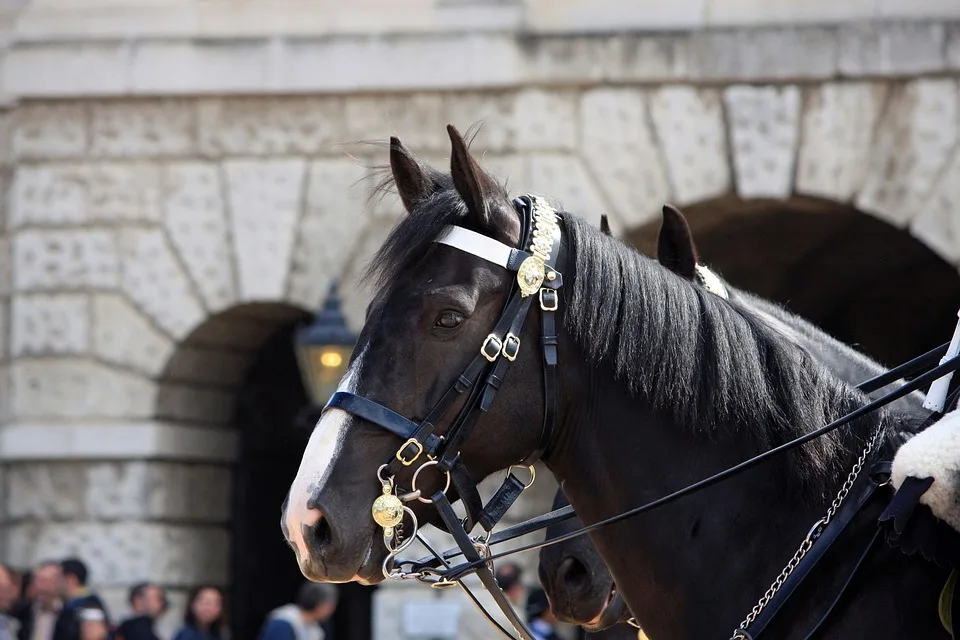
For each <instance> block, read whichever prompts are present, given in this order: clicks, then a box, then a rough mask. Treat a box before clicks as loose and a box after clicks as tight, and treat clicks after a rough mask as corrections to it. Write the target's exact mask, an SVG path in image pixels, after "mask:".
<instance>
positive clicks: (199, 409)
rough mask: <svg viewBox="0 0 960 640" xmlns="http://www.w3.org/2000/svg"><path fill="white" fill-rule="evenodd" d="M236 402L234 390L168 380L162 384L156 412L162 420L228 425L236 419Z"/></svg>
mask: <svg viewBox="0 0 960 640" xmlns="http://www.w3.org/2000/svg"><path fill="white" fill-rule="evenodd" d="M236 401H237V397H236V393H235V392H234V390H232V389H227V390H223V389H215V388H214V389H205V388H201V387H196V386H191V385H183V384H173V383H165V384H164V385H163V386H161V387H160V393H159V396H158V398H157V409H156V414H157V416H158V417H159V418H160V419H161V420H170V421H172V422H191V423H201V424H205V425H224V426H226V425H227V424H229V422H230V420H231V419H232V418H233V412H234V409H235V407H236Z"/></svg>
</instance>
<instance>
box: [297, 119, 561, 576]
mask: <svg viewBox="0 0 960 640" xmlns="http://www.w3.org/2000/svg"><path fill="white" fill-rule="evenodd" d="M448 133H449V136H450V142H451V149H452V151H451V160H450V172H449V173H448V174H447V173H443V172H441V171H439V170H437V169H435V168H433V167H430V166H428V165H427V164H426V163H424V162H423V161H422V160H420V159H419V158H417V157H416V156H415V155H414V154H413V153H411V152H410V151H409V150H408V149H407V148H406V147H405V146H404V145H403V144H402V143H401V142H400V140H398V139H397V138H391V141H390V170H391V177H390V179H392V182H393V184H394V185H395V187H396V190H397V192H398V193H399V196H400V199H401V201H402V202H403V206H404V208H405V209H406V213H407V215H406V216H405V217H404V218H403V219H402V220H401V221H400V222H399V223H398V224H397V226H396V227H395V228H394V229H393V231H392V233H391V235H390V236H389V238H388V239H387V240H386V242H385V243H384V245H383V246H382V247H381V248H380V250H379V252H378V253H377V254H376V255H375V256H374V258H373V260H372V262H371V265H370V269H369V271H368V274H367V277H368V278H370V279H372V280H373V281H374V282H375V284H376V289H375V294H374V296H373V299H372V301H371V302H370V304H369V306H368V308H367V312H366V322H365V324H364V326H363V329H362V331H361V332H360V336H359V339H358V342H357V344H356V347H355V349H354V351H353V354H352V356H351V359H350V363H349V368H348V371H347V373H346V375H345V376H344V378H343V380H342V382H341V384H340V391H341V392H343V393H344V394H349V395H350V397H353V398H355V397H360V398H361V399H366V400H369V401H373V403H376V405H379V407H380V408H381V409H388V410H389V411H387V413H391V415H393V418H392V419H395V420H399V421H401V422H403V424H413V425H423V424H424V423H425V422H432V424H431V425H430V426H431V427H433V428H434V429H433V433H432V435H431V437H432V438H434V440H433V442H434V443H437V442H439V443H441V444H440V445H438V446H442V447H447V449H445V451H446V454H444V455H447V456H448V460H449V456H450V455H452V456H458V457H459V459H460V460H461V461H462V463H463V467H464V468H466V469H469V472H470V474H471V475H472V477H473V478H475V479H476V480H477V481H479V480H480V479H482V478H484V477H486V476H487V475H489V474H491V473H492V472H494V471H497V470H501V469H505V468H507V467H509V466H510V465H513V464H516V463H519V462H520V461H523V460H524V459H526V458H528V457H529V456H530V454H531V452H532V451H534V450H535V449H536V448H537V446H538V443H539V439H540V437H541V426H542V424H543V422H544V419H543V412H544V405H543V402H542V400H541V398H542V397H543V391H542V388H543V377H542V373H541V366H542V365H541V362H542V359H543V356H542V355H541V351H540V348H539V342H540V341H539V329H540V326H539V322H534V319H535V316H536V314H537V313H539V305H536V304H534V305H533V311H532V312H531V313H530V318H529V319H528V320H527V321H526V322H524V323H523V326H522V327H518V328H516V335H515V341H514V342H513V346H515V347H516V349H515V350H513V351H512V352H511V353H510V354H509V355H510V356H512V357H510V370H509V374H510V375H509V378H508V379H506V380H503V379H502V378H501V376H500V374H498V375H497V376H496V378H495V379H491V378H484V379H482V380H481V384H480V386H478V387H473V388H471V389H470V390H469V391H468V392H464V393H459V394H457V393H454V394H453V395H452V396H451V393H452V391H451V390H453V389H455V388H458V386H457V385H459V384H460V383H461V382H462V381H463V379H464V376H465V375H467V374H466V373H465V370H466V369H468V368H469V367H471V366H473V365H472V363H475V362H479V363H480V365H482V366H483V367H487V366H488V364H489V363H488V362H487V360H491V362H492V361H493V360H492V359H497V358H498V357H499V353H498V352H499V345H495V346H496V348H494V349H491V344H493V343H492V342H491V340H490V336H491V332H492V331H493V330H494V326H495V325H496V324H497V322H498V318H501V317H502V315H503V314H504V313H505V310H504V307H505V304H506V303H507V301H508V294H509V293H510V292H511V287H513V286H515V285H516V282H517V277H518V276H517V273H515V271H516V270H515V269H514V270H513V271H511V270H508V269H506V268H504V267H503V266H498V265H497V264H494V263H492V262H491V261H490V260H486V259H482V258H480V257H478V256H477V255H475V254H474V253H471V250H472V249H476V252H479V253H483V252H484V251H485V249H482V248H476V247H475V245H483V246H485V247H486V248H487V249H490V247H491V246H494V249H491V250H497V249H496V247H500V248H501V249H502V250H504V251H509V248H510V247H519V245H520V241H521V234H523V233H524V229H523V222H522V219H521V217H520V216H519V215H518V212H517V210H516V208H515V204H514V203H512V202H511V200H510V198H509V197H508V195H507V192H506V191H505V189H504V188H503V187H502V186H501V185H500V184H499V183H498V182H497V181H496V180H494V179H493V178H492V177H491V176H490V175H488V174H487V173H486V172H485V171H484V170H483V169H482V168H481V167H480V166H479V165H478V164H477V162H476V160H474V158H473V157H472V156H471V154H470V152H469V150H468V148H467V144H466V143H465V141H464V139H463V137H462V136H461V135H460V133H459V132H457V130H456V129H455V128H454V127H453V126H449V127H448ZM451 227H454V228H456V229H457V230H458V231H457V233H459V234H460V236H459V237H460V238H461V239H462V238H467V239H466V240H465V241H464V242H466V243H467V244H466V245H462V246H461V248H457V247H456V246H451V244H445V242H446V241H445V240H444V238H445V237H447V236H444V234H445V233H447V232H449V231H450V230H451ZM454 244H455V243H454ZM461 244H462V243H461ZM464 247H466V248H464ZM524 248H525V247H524ZM548 275H549V274H548ZM532 298H536V296H531V299H532ZM511 299H512V298H511ZM558 324H559V322H558ZM560 348H561V349H562V348H563V345H562V344H561V345H560ZM495 351H496V352H497V353H495ZM481 354H482V355H483V357H484V358H485V359H482V358H481V359H479V360H478V358H480V356H481ZM504 354H505V355H504V356H503V357H507V350H506V347H504ZM503 357H500V358H499V360H503ZM478 375H479V374H478ZM501 382H502V383H503V384H502V386H501ZM484 385H486V386H484ZM491 387H493V389H492V391H491ZM475 389H479V392H483V393H491V397H492V392H496V394H497V396H496V402H493V403H492V404H491V405H490V406H488V407H484V408H483V410H482V411H480V412H479V415H478V418H477V419H476V422H475V424H469V425H464V428H463V429H461V430H459V431H458V432H457V437H458V438H462V440H461V441H458V442H452V441H451V440H444V438H445V437H448V436H450V433H449V430H450V428H451V424H453V422H454V420H455V418H456V417H457V416H458V413H459V412H460V410H461V408H462V407H464V406H465V405H466V404H467V403H471V402H474V401H475V400H476V398H475V397H474V390H475ZM460 391H464V390H463V389H460ZM336 396H337V394H335V396H334V397H336ZM450 397H454V398H455V400H454V401H452V402H450V403H449V406H447V407H446V410H445V411H443V412H442V415H433V414H434V413H435V412H436V408H437V406H438V404H440V403H444V402H446V400H444V399H445V398H450ZM394 414H395V415H394ZM400 416H402V417H400ZM428 418H429V420H427V419H428ZM433 421H435V422H433ZM382 427H383V422H382V421H380V422H377V421H376V420H373V419H368V418H364V417H361V416H359V415H357V413H356V412H355V411H345V410H343V406H342V405H341V406H332V405H328V407H327V408H326V410H325V411H324V413H323V414H322V417H321V418H320V421H319V422H318V423H317V425H316V427H315V429H314V431H313V433H312V435H311V437H310V440H309V443H308V445H307V447H306V450H305V451H304V454H303V459H302V462H301V464H300V468H299V471H298V472H297V476H296V478H295V479H294V481H293V483H292V485H291V488H290V491H289V494H288V496H287V501H286V503H285V504H284V507H283V515H282V523H281V527H282V529H283V531H284V535H285V536H286V537H287V540H288V542H289V543H290V545H291V546H292V547H293V549H294V550H295V553H296V555H297V559H298V562H299V565H300V569H301V571H302V572H303V573H304V575H305V576H307V577H308V578H310V579H312V580H316V581H324V582H345V581H353V580H355V581H360V582H362V583H368V584H369V583H375V582H378V581H380V580H382V579H383V575H382V571H383V568H382V565H383V562H384V560H385V559H386V558H387V553H388V552H387V549H386V547H385V545H384V544H383V543H382V541H381V540H380V539H378V538H380V537H381V535H382V534H383V533H384V529H381V526H382V525H381V526H378V524H377V523H376V522H375V521H374V519H372V518H371V504H372V503H373V502H374V501H375V499H377V498H378V496H380V494H381V493H382V492H384V487H386V486H388V485H389V486H391V487H394V486H395V487H404V488H405V490H408V491H410V492H411V493H412V492H413V491H414V490H416V491H417V492H419V494H418V495H419V497H420V498H421V499H420V500H409V501H408V502H407V503H406V504H407V505H408V507H407V508H408V509H409V512H405V513H406V515H405V516H401V517H403V521H402V523H399V524H398V530H400V531H401V534H402V528H403V527H404V526H409V525H410V520H411V519H412V518H413V517H416V518H417V519H418V522H420V523H423V522H436V519H437V514H436V510H435V509H434V508H432V507H431V506H429V505H428V504H425V503H426V502H427V501H429V497H428V496H431V495H434V492H435V491H437V490H441V489H444V486H445V485H446V486H449V478H450V476H449V474H448V473H447V472H446V471H443V470H442V467H440V464H441V463H442V461H438V460H435V459H432V458H431V457H430V456H428V455H426V454H424V455H421V453H424V452H423V449H422V448H421V449H420V450H419V451H418V449H417V447H418V446H420V445H419V442H417V443H414V442H411V440H414V439H415V438H410V440H407V441H406V442H405V441H404V438H403V437H402V436H399V435H397V430H396V429H395V430H394V431H393V432H391V431H390V430H388V429H386V428H382ZM453 447H455V449H452V450H451V448H453ZM398 460H401V461H402V464H398V463H397V461H398ZM531 462H532V461H531ZM385 463H391V464H392V465H393V466H394V467H397V469H396V473H395V474H394V473H391V474H390V476H391V477H390V478H389V479H388V478H386V477H385V476H384V475H383V474H381V473H380V471H379V470H380V469H381V465H384V464H385ZM431 467H432V468H431ZM414 474H417V475H416V479H414ZM448 495H449V496H450V498H451V501H452V500H453V499H455V497H456V492H455V490H454V489H451V490H450V493H449V494H448ZM398 513H399V512H398ZM408 532H409V530H408Z"/></svg>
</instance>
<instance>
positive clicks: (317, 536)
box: [311, 516, 333, 549]
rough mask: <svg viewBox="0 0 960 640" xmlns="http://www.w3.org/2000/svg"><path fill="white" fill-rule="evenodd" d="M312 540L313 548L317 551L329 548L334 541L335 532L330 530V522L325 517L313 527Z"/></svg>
mask: <svg viewBox="0 0 960 640" xmlns="http://www.w3.org/2000/svg"><path fill="white" fill-rule="evenodd" d="M311 538H312V539H313V547H314V548H315V549H322V548H324V547H326V546H328V545H329V544H330V542H331V541H332V540H333V531H332V530H331V529H330V522H329V521H328V520H327V519H326V518H324V517H323V516H320V518H319V520H318V521H317V523H316V524H315V525H313V532H312V534H311Z"/></svg>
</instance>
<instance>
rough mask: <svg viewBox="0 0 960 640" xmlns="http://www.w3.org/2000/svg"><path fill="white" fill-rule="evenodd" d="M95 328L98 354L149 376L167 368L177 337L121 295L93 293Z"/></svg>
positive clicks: (93, 326) (92, 305)
mask: <svg viewBox="0 0 960 640" xmlns="http://www.w3.org/2000/svg"><path fill="white" fill-rule="evenodd" d="M91 329H92V331H91V334H92V335H91V340H92V341H93V349H92V351H93V353H94V354H95V355H96V356H97V357H99V358H101V359H103V360H106V361H107V362H111V363H114V364H118V365H120V366H123V367H129V368H131V369H133V370H135V371H139V372H140V373H143V374H144V375H146V376H149V377H156V376H158V375H159V374H160V372H161V371H163V369H164V367H165V365H166V364H167V361H168V359H169V358H170V354H172V353H173V350H174V343H173V341H172V340H171V339H170V338H169V337H168V336H167V335H166V334H164V333H162V332H161V331H159V330H158V329H157V328H156V327H155V326H154V325H153V324H151V322H150V321H149V320H148V319H147V318H145V317H144V316H143V315H142V314H141V313H140V312H139V311H137V310H136V309H135V308H134V307H133V306H132V305H131V304H130V302H129V301H128V300H127V299H125V298H123V297H122V296H119V295H115V294H98V295H95V296H93V300H92V302H91Z"/></svg>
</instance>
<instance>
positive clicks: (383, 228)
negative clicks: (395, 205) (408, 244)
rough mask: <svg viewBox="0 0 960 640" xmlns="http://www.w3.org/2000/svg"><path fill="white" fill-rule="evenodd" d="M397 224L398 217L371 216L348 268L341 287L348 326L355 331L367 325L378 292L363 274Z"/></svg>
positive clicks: (348, 263)
mask: <svg viewBox="0 0 960 640" xmlns="http://www.w3.org/2000/svg"><path fill="white" fill-rule="evenodd" d="M394 226H395V220H393V219H390V218H373V219H371V221H370V223H369V224H368V225H367V227H366V229H365V230H364V231H363V232H362V233H361V234H360V241H359V243H358V244H357V247H356V250H355V251H354V252H353V255H352V256H351V257H350V259H349V261H348V262H347V265H346V269H345V270H344V275H343V279H342V283H341V287H340V297H341V299H342V300H343V314H344V316H346V319H347V326H349V327H350V329H352V330H353V331H355V332H359V331H360V329H361V328H363V323H364V316H365V315H366V309H367V305H368V304H370V300H371V299H372V297H373V294H374V292H375V289H374V284H375V283H373V282H371V281H365V280H362V279H361V277H362V275H363V273H364V270H365V269H366V267H367V264H369V261H370V258H372V257H373V255H374V254H375V253H376V252H377V249H379V248H380V246H381V245H383V243H384V241H385V240H386V239H387V236H388V235H389V234H390V232H391V231H392V230H393V227H394Z"/></svg>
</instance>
